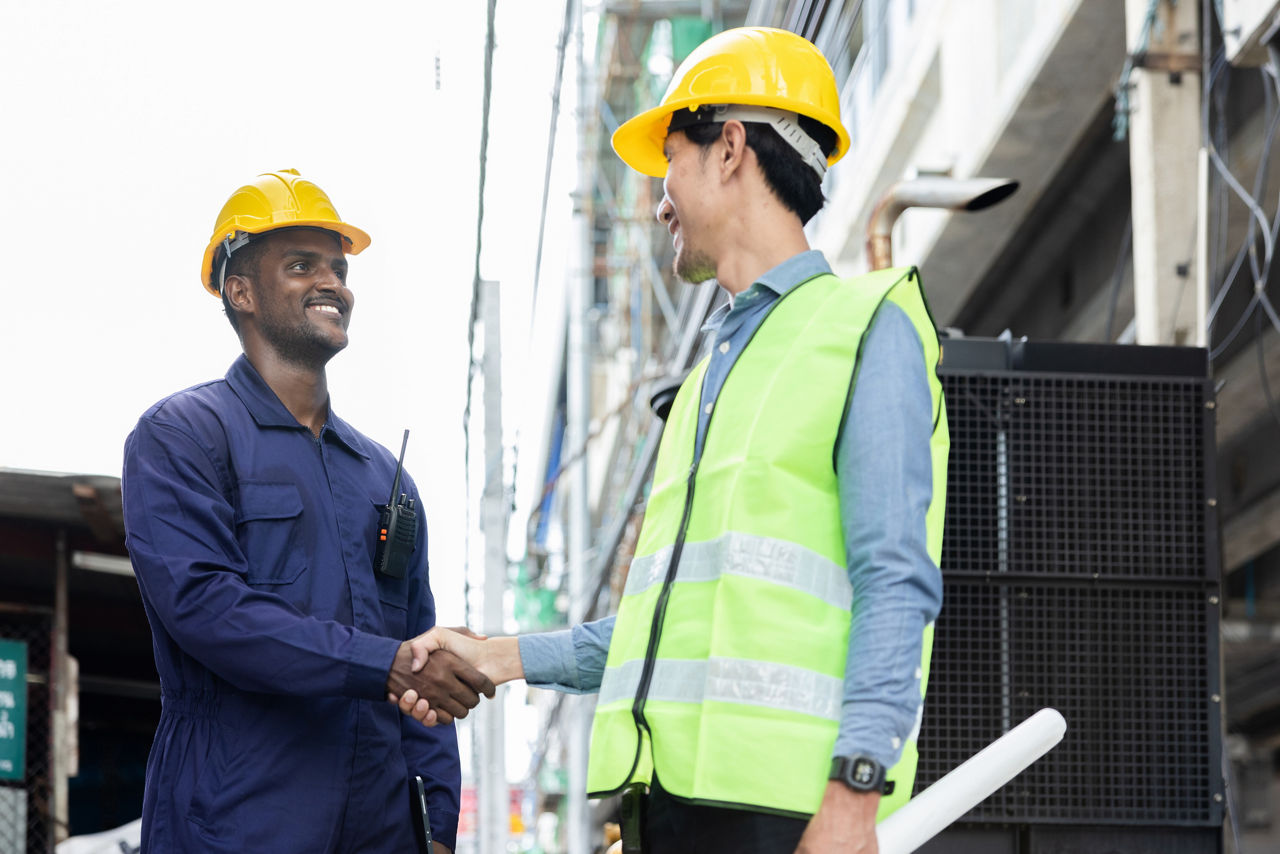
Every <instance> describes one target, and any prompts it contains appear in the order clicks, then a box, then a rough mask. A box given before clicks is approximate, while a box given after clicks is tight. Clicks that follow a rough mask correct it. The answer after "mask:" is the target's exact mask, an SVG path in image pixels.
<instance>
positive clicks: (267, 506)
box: [236, 481, 302, 522]
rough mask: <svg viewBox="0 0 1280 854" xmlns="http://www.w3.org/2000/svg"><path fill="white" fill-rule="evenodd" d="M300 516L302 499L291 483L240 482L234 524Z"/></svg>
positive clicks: (296, 488)
mask: <svg viewBox="0 0 1280 854" xmlns="http://www.w3.org/2000/svg"><path fill="white" fill-rule="evenodd" d="M300 515H302V497H301V496H300V495H298V487H297V486H295V485H294V484H292V483H263V482H255V481H241V483H240V508H239V510H238V511H237V513H236V522H251V521H253V520H254V519H292V518H293V517H295V516H300Z"/></svg>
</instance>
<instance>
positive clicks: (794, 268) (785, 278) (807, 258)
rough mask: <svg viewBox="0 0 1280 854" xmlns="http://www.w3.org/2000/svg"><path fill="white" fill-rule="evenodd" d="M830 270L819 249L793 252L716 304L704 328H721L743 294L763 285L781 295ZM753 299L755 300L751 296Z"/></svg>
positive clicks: (762, 287)
mask: <svg viewBox="0 0 1280 854" xmlns="http://www.w3.org/2000/svg"><path fill="white" fill-rule="evenodd" d="M830 272H831V265H830V264H828V263H827V259H826V257H825V256H824V255H823V254H822V252H821V251H819V250H817V249H809V250H807V251H805V252H800V253H798V254H796V255H792V256H791V257H790V258H788V259H787V260H785V261H783V262H782V263H781V264H779V265H777V266H776V267H773V268H772V269H770V270H767V271H766V272H765V273H764V275H762V276H761V277H760V278H758V279H756V280H755V281H754V282H753V283H752V284H751V287H749V288H747V289H746V290H745V291H743V292H742V293H741V294H740V295H739V297H738V299H733V300H731V301H730V302H726V303H725V304H724V305H722V306H720V307H719V308H717V309H716V310H715V311H713V312H712V313H711V316H710V317H708V318H707V322H706V323H704V324H703V326H702V331H703V332H713V331H715V330H717V329H719V328H720V327H721V326H722V325H723V324H724V321H725V319H726V318H727V317H728V316H729V314H730V312H732V311H733V309H734V308H735V307H736V306H737V305H738V303H739V301H740V300H741V298H742V297H744V296H747V295H748V294H750V293H752V292H753V291H754V292H756V293H759V291H760V290H761V289H768V290H770V291H773V293H775V294H776V295H778V296H783V295H784V294H786V293H787V292H788V291H790V290H791V289H792V288H794V287H796V286H797V285H799V284H800V283H801V282H807V281H808V280H809V279H812V278H813V277H814V276H821V275H824V274H827V273H830ZM751 301H752V302H754V300H751Z"/></svg>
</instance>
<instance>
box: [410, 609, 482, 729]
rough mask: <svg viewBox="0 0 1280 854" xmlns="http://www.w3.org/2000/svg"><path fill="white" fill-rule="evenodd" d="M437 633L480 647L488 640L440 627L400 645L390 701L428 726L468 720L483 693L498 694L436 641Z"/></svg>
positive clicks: (468, 666) (463, 631)
mask: <svg viewBox="0 0 1280 854" xmlns="http://www.w3.org/2000/svg"><path fill="white" fill-rule="evenodd" d="M437 632H447V633H448V634H449V635H450V636H454V637H459V638H465V639H468V640H470V641H471V642H472V643H477V644H478V643H480V642H482V641H483V640H484V638H483V636H481V635H476V634H473V633H472V632H471V631H469V630H468V629H465V628H459V629H455V630H450V629H444V628H440V627H436V628H434V629H432V630H431V631H429V632H426V633H424V634H421V635H419V636H418V637H416V638H413V639H412V640H407V641H404V642H403V643H401V644H400V649H399V650H397V651H396V657H395V661H393V662H392V664H391V672H390V673H389V674H388V675H387V699H388V700H389V701H390V702H392V703H396V704H397V705H398V706H399V707H400V709H401V711H404V712H405V714H408V715H410V716H411V717H413V718H414V719H415V720H417V721H419V722H420V723H422V724H424V725H425V726H435V725H436V724H449V723H453V721H454V719H455V718H465V717H466V716H467V713H468V712H469V711H471V710H472V709H474V708H475V707H476V706H477V705H479V703H480V695H481V694H484V695H485V696H486V697H493V695H494V692H495V691H496V688H495V686H494V684H493V680H492V679H490V678H489V677H488V676H486V675H485V674H484V673H482V672H481V671H480V670H479V669H477V668H476V667H475V666H474V665H473V664H471V663H470V662H468V661H467V660H464V658H463V657H462V656H459V655H457V654H455V653H454V652H452V651H450V650H449V649H447V648H446V647H445V646H444V645H443V644H441V643H440V642H439V641H438V640H436V639H435V637H436V633H437ZM472 639H474V640H472Z"/></svg>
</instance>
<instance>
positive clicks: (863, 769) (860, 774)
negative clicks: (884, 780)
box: [853, 759, 876, 786]
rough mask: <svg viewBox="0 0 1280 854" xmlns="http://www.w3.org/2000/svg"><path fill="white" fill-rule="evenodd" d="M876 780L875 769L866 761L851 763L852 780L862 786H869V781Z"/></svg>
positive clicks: (860, 760)
mask: <svg viewBox="0 0 1280 854" xmlns="http://www.w3.org/2000/svg"><path fill="white" fill-rule="evenodd" d="M875 778H876V768H875V765H873V764H872V763H871V762H869V761H868V760H866V759H859V760H858V761H857V762H855V763H853V779H854V780H855V781H856V782H858V783H860V784H862V785H863V786H869V785H871V781H872V780H874V779H875Z"/></svg>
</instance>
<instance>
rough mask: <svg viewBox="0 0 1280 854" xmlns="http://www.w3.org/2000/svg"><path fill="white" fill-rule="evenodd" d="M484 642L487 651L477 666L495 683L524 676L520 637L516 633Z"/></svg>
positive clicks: (499, 683) (498, 683)
mask: <svg viewBox="0 0 1280 854" xmlns="http://www.w3.org/2000/svg"><path fill="white" fill-rule="evenodd" d="M483 644H484V648H485V651H484V654H483V656H482V658H481V661H480V663H479V664H478V665H477V667H478V669H480V670H481V671H483V672H484V673H485V675H487V676H488V677H489V678H490V679H492V680H493V683H494V684H495V685H501V684H503V683H504V682H510V681H511V680H513V679H523V678H524V665H523V664H522V663H521V661H520V638H518V637H516V636H514V635H513V636H511V637H496V638H489V639H488V640H486V641H483Z"/></svg>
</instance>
